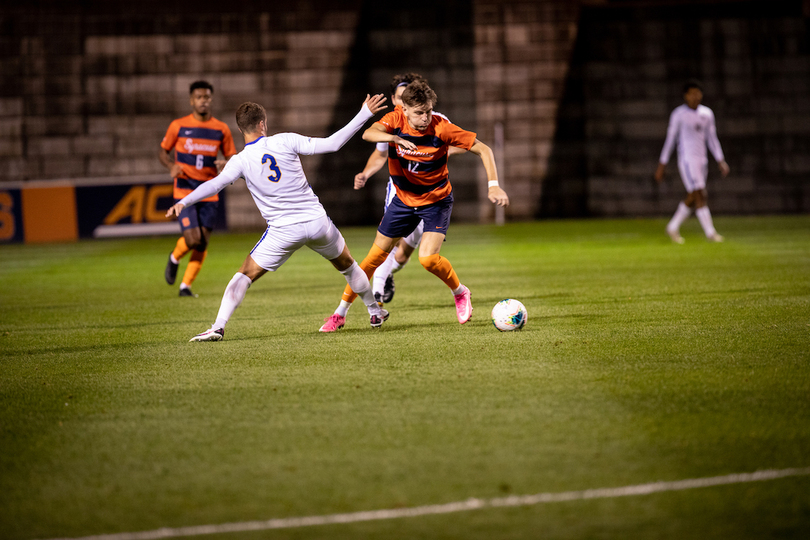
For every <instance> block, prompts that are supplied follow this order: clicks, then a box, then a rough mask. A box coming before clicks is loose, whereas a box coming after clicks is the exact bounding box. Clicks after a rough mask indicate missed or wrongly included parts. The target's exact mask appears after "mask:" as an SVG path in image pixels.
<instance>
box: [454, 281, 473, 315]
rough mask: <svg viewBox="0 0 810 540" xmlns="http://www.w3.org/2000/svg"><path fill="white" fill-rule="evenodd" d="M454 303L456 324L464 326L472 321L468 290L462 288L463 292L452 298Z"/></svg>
mask: <svg viewBox="0 0 810 540" xmlns="http://www.w3.org/2000/svg"><path fill="white" fill-rule="evenodd" d="M453 298H454V299H455V301H456V316H458V322H460V323H461V324H464V323H465V322H467V321H469V320H470V319H472V311H473V307H472V303H471V302H470V289H468V288H466V287H465V288H464V292H463V293H461V294H456V295H454V296H453Z"/></svg>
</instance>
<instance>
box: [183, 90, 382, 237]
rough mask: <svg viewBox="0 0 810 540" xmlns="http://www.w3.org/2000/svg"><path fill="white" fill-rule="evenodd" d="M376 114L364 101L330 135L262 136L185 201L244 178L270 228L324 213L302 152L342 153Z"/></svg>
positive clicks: (290, 134)
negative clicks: (307, 173) (347, 120)
mask: <svg viewBox="0 0 810 540" xmlns="http://www.w3.org/2000/svg"><path fill="white" fill-rule="evenodd" d="M372 116H373V115H372V114H371V111H369V109H368V107H366V105H365V104H364V105H363V108H362V109H361V110H360V112H359V113H357V115H356V116H355V117H354V119H352V121H351V122H349V123H348V124H347V125H346V126H345V127H343V128H342V129H341V130H339V131H338V132H336V133H334V134H333V135H332V136H330V137H328V138H326V139H322V138H316V137H305V136H303V135H298V134H297V133H279V134H277V135H273V136H272V137H260V138H258V139H256V140H255V141H253V142H250V143H248V144H246V145H245V148H244V150H242V151H241V152H239V153H238V154H236V155H235V156H234V157H232V158H231V159H230V160H228V163H227V164H226V165H225V168H223V169H222V172H221V173H220V174H219V175H217V176H216V177H215V178H213V179H211V180H209V181H207V182H205V183H204V184H202V185H200V187H198V188H197V189H195V190H194V191H193V192H191V193H190V194H189V195H187V196H186V197H185V198H183V199H182V200H180V202H181V203H183V204H184V205H186V206H190V205H192V204H194V203H196V202H199V201H201V200H203V199H205V198H207V197H210V196H211V195H213V194H214V193H219V192H220V191H221V190H222V189H223V188H224V187H225V186H227V185H229V184H233V183H234V182H235V181H236V180H237V179H238V178H239V177H240V176H241V177H243V178H244V179H245V182H246V183H247V187H248V190H250V194H251V195H252V196H253V200H254V201H255V203H256V206H257V207H258V208H259V211H260V212H261V214H262V217H264V219H265V221H267V224H268V226H269V225H273V226H283V225H291V224H295V223H303V222H305V221H313V220H316V219H319V218H321V217H324V216H326V211H325V210H324V209H323V206H322V205H321V202H320V201H319V200H318V196H317V195H315V192H314V191H312V186H310V185H309V182H308V181H307V177H306V175H304V169H303V167H302V166H301V159H300V158H299V155H312V154H324V153H327V152H335V151H337V150H338V149H339V148H340V147H342V146H343V145H344V144H345V143H346V142H347V141H348V140H349V139H350V138H351V137H352V136H353V135H354V134H355V133H357V131H358V130H359V129H360V128H361V127H363V124H364V123H365V121H366V120H368V119H369V118H371V117H372Z"/></svg>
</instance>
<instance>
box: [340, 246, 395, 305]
mask: <svg viewBox="0 0 810 540" xmlns="http://www.w3.org/2000/svg"><path fill="white" fill-rule="evenodd" d="M387 258H388V252H387V251H383V250H382V249H380V248H379V247H378V246H377V244H372V246H371V249H370V250H369V252H368V255H366V258H365V259H363V262H361V263H360V268H361V269H362V270H363V272H365V273H366V277H368V278H369V279H371V276H372V275H374V270H376V269H377V267H378V266H380V265H381V264H382V263H384V262H385V259H387ZM355 298H357V294H355V292H354V291H353V290H352V288H351V287H349V286H348V285H346V288H345V289H343V300H345V301H346V302H349V303H352V302H354V299H355Z"/></svg>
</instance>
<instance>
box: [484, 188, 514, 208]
mask: <svg viewBox="0 0 810 540" xmlns="http://www.w3.org/2000/svg"><path fill="white" fill-rule="evenodd" d="M487 198H488V199H489V200H490V202H493V203H495V204H496V205H498V206H509V195H507V194H506V192H505V191H504V190H502V189H501V188H500V187H499V186H492V187H491V188H489V189H488V190H487Z"/></svg>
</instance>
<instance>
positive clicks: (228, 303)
mask: <svg viewBox="0 0 810 540" xmlns="http://www.w3.org/2000/svg"><path fill="white" fill-rule="evenodd" d="M251 283H252V281H251V280H250V278H249V277H247V276H246V275H245V274H243V273H241V272H237V273H236V274H234V276H233V278H232V279H231V282H230V283H228V286H227V287H226V288H225V294H224V295H222V303H221V304H220V305H219V313H217V320H216V322H214V328H215V329H216V328H225V325H226V324H228V319H230V318H231V315H233V312H234V311H236V308H238V307H239V304H241V303H242V300H244V299H245V293H246V292H247V290H248V287H250V284H251Z"/></svg>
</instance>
